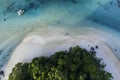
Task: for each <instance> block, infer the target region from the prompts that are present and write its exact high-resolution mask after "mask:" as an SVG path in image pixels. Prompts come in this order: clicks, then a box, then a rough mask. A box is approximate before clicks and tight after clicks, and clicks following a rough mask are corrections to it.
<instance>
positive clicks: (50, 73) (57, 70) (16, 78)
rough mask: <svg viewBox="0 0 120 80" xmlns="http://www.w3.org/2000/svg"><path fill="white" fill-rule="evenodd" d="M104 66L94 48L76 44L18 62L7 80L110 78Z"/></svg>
mask: <svg viewBox="0 0 120 80" xmlns="http://www.w3.org/2000/svg"><path fill="white" fill-rule="evenodd" d="M104 67H105V64H104V63H102V62H101V59H99V58H96V55H95V51H94V50H92V51H90V52H88V51H86V50H85V49H81V48H80V47H79V46H76V47H73V48H70V49H69V51H60V52H56V53H55V54H54V55H51V56H50V57H36V58H34V59H33V60H32V62H30V63H18V64H17V65H16V66H15V67H14V68H13V70H12V73H11V74H10V75H9V80H111V78H112V75H111V73H109V72H106V71H105V70H104Z"/></svg>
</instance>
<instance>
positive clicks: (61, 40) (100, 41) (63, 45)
mask: <svg viewBox="0 0 120 80" xmlns="http://www.w3.org/2000/svg"><path fill="white" fill-rule="evenodd" d="M55 31H57V34H55V33H54V31H52V30H49V29H48V28H47V29H46V28H45V29H40V30H39V29H37V30H36V31H34V32H32V33H29V34H28V35H27V36H26V37H25V38H24V39H23V41H22V42H21V43H20V44H19V45H18V47H17V48H16V49H15V51H14V52H13V54H12V55H11V57H10V59H9V61H8V63H7V64H6V65H5V66H4V67H3V70H4V71H5V77H4V78H3V80H7V79H8V76H9V73H11V71H12V68H13V67H14V66H15V64H17V63H18V62H30V61H31V60H32V59H33V58H34V57H38V56H49V55H52V54H54V53H55V52H56V51H61V50H68V49H69V48H70V47H72V46H76V45H79V46H80V47H82V48H85V49H87V50H88V51H89V50H90V48H91V46H93V47H95V46H96V45H98V46H99V49H96V52H97V57H99V58H102V59H103V60H102V61H103V62H104V63H105V64H106V65H107V66H106V68H105V70H106V71H108V72H110V73H112V75H113V77H114V78H113V80H119V79H120V76H119V75H120V68H119V67H120V62H119V60H118V59H117V58H116V56H115V55H114V52H113V50H112V49H111V48H110V47H109V46H108V45H107V44H106V43H105V42H106V38H105V37H104V36H103V35H102V34H100V33H98V32H93V31H92V30H91V31H87V30H86V33H88V34H89V32H90V33H91V34H89V35H86V34H79V35H76V34H77V33H76V34H75V33H74V34H73V33H72V34H71V33H70V32H69V31H68V34H65V31H64V30H63V29H61V28H59V29H58V28H57V29H55ZM84 31H85V30H84ZM96 31H97V30H96ZM71 32H72V31H71ZM81 33H82V30H81Z"/></svg>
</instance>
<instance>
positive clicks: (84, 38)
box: [0, 0, 120, 80]
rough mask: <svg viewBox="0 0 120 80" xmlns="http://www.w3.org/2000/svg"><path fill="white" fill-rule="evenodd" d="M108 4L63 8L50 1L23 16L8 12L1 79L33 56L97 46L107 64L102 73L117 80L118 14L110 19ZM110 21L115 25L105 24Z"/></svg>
mask: <svg viewBox="0 0 120 80" xmlns="http://www.w3.org/2000/svg"><path fill="white" fill-rule="evenodd" d="M98 2H100V3H101V4H102V5H105V8H107V10H108V11H106V12H105V10H106V9H104V7H103V6H102V7H101V6H100V4H98ZM108 3H109V0H108V1H104V0H102V1H99V0H98V1H94V0H93V2H87V3H86V2H83V3H82V4H81V3H78V4H74V3H70V4H67V6H65V4H62V3H59V5H58V3H54V4H51V2H50V4H49V7H43V8H37V9H36V10H28V11H26V13H24V14H23V15H22V16H18V15H17V12H15V13H14V12H12V13H11V12H10V13H8V14H7V16H4V17H3V18H1V21H0V23H1V24H0V31H1V34H0V38H1V39H0V43H1V45H0V49H1V50H2V52H1V55H0V59H1V60H0V61H1V62H0V65H1V70H4V71H5V77H4V78H2V80H7V79H8V76H9V73H11V71H12V68H13V67H14V66H15V64H17V63H18V62H30V61H31V60H32V59H33V58H34V57H37V56H49V55H51V54H53V53H54V52H56V51H60V50H68V48H69V47H72V46H76V45H79V46H80V47H82V48H85V49H87V50H88V51H89V50H90V48H91V47H95V46H96V45H98V46H99V49H98V50H97V57H100V58H103V62H105V64H106V65H107V66H106V68H105V70H107V71H109V72H111V73H112V75H113V77H114V78H113V80H118V79H120V77H119V75H120V68H119V67H120V61H119V60H120V31H119V22H118V23H117V21H119V18H117V17H119V16H120V15H119V14H117V15H116V16H113V17H115V18H113V17H112V16H110V15H114V14H115V13H114V11H113V14H112V13H111V8H109V4H108ZM21 4H22V3H21ZM85 4H86V5H85ZM91 4H92V6H89V5H91ZM106 6H107V7H106ZM112 6H113V5H112ZM113 7H114V8H112V10H114V9H115V10H116V12H118V13H120V11H119V9H118V7H115V6H113ZM100 11H101V12H100ZM97 12H100V13H99V14H97ZM101 14H102V15H101ZM105 15H107V16H105ZM13 16H14V17H13ZM103 17H104V18H110V19H111V21H108V20H105V19H102V18H103ZM4 18H5V19H6V21H4V20H3V19H4ZM110 19H109V20H110ZM111 22H113V24H114V23H115V24H116V25H112V24H108V23H111ZM3 26H4V27H3ZM113 26H115V27H113ZM48 53H49V54H48Z"/></svg>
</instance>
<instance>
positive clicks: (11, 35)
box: [0, 0, 120, 67]
mask: <svg viewBox="0 0 120 80" xmlns="http://www.w3.org/2000/svg"><path fill="white" fill-rule="evenodd" d="M19 9H24V10H25V13H24V14H23V15H22V16H18V15H17V11H18V10H19ZM119 17H120V8H119V7H118V6H117V3H116V0H113V3H112V4H111V0H77V2H74V1H73V2H72V1H71V0H61V1H60V0H24V1H23V0H0V67H2V66H3V65H4V64H5V63H6V62H7V61H8V60H9V57H10V55H11V53H12V51H13V50H14V49H15V47H16V46H17V45H18V44H19V43H20V41H21V40H22V39H23V38H24V37H25V35H26V34H27V33H29V32H32V31H33V30H35V29H37V28H41V27H46V28H47V26H56V27H58V26H63V27H64V28H65V29H66V30H67V28H69V29H71V30H73V29H75V30H74V31H75V32H76V31H78V32H79V29H81V28H82V27H86V28H89V27H92V28H95V29H99V30H102V31H104V32H105V33H103V35H105V34H107V35H106V37H107V38H108V43H113V45H114V44H116V46H117V47H118V48H119V47H120V40H119V38H120V33H119V32H120V27H119V25H120V23H119V21H120V20H119V19H120V18H119ZM88 21H92V22H93V23H94V22H95V24H101V25H103V27H101V26H97V25H96V26H95V24H94V25H93V24H89V23H88ZM77 28H79V29H77ZM56 33H57V32H56ZM109 33H112V34H110V35H108V34H109ZM113 38H114V39H113ZM116 41H117V43H116ZM119 49H120V48H119ZM115 55H117V56H118V57H119V58H120V54H115Z"/></svg>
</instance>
